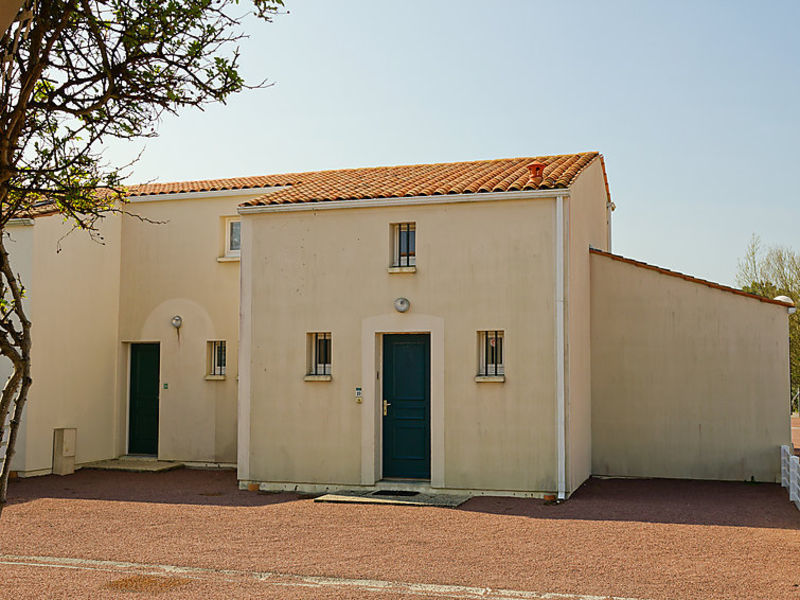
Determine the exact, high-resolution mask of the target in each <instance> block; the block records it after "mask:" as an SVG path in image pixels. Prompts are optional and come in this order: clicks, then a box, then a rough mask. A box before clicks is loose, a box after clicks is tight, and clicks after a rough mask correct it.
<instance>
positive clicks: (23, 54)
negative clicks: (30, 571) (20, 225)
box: [0, 0, 283, 514]
mask: <svg viewBox="0 0 800 600" xmlns="http://www.w3.org/2000/svg"><path fill="white" fill-rule="evenodd" d="M251 3H252V4H251V6H252V10H251V11H243V10H242V9H240V8H239V7H238V4H239V0H25V1H24V2H22V3H20V4H21V7H20V8H19V10H18V11H17V12H16V17H15V18H14V20H13V21H12V22H11V25H10V26H9V27H8V28H7V29H5V30H3V32H2V37H0V354H1V355H2V356H4V357H6V358H7V359H8V360H10V361H11V364H12V366H13V370H12V372H11V375H10V377H9V379H8V380H7V381H6V383H5V387H4V388H3V390H2V393H1V394H0V441H2V442H4V444H2V445H1V446H0V459H2V470H0V514H2V509H3V507H4V506H5V503H6V490H7V485H8V476H9V469H10V465H11V458H12V456H13V455H14V446H15V442H16V438H17V431H18V428H19V423H20V418H21V416H22V410H23V408H24V406H25V403H26V401H27V398H28V391H29V389H30V386H31V384H32V382H33V380H32V379H31V321H30V319H29V318H28V315H27V313H26V310H25V304H24V301H23V300H24V295H25V289H24V287H23V284H22V282H21V281H20V279H19V276H18V275H17V272H16V270H15V268H14V266H13V265H12V262H11V260H12V259H11V257H10V256H9V253H8V251H7V241H8V237H7V231H6V227H7V225H8V223H9V221H10V220H11V219H14V218H19V217H26V216H30V215H31V214H34V213H36V212H38V211H42V210H51V211H57V212H59V213H61V215H62V216H63V217H64V219H65V220H67V221H69V222H71V223H72V224H73V225H74V226H75V227H76V228H78V229H82V230H84V231H87V232H89V233H90V234H93V233H94V234H96V233H97V224H98V219H100V218H101V217H103V216H104V215H105V214H108V213H109V212H114V211H119V210H120V207H121V206H124V202H125V193H126V192H125V188H124V187H123V185H122V181H123V173H122V170H123V169H124V166H120V165H108V164H106V163H105V162H104V161H103V160H102V149H103V144H104V143H105V142H108V141H110V140H114V139H117V140H120V139H121V140H134V139H139V138H144V137H149V136H153V135H155V127H156V124H157V123H158V121H159V118H160V117H161V116H162V115H163V114H165V113H176V112H177V111H178V110H179V109H181V108H183V107H187V106H188V107H202V106H203V105H205V104H207V103H210V102H224V101H225V99H226V98H227V97H228V96H229V95H230V94H233V93H235V92H238V91H240V90H242V89H243V88H245V87H247V85H246V84H245V82H244V81H243V79H242V76H241V75H240V73H239V65H238V58H239V51H238V46H237V41H238V40H240V39H241V38H242V37H243V33H242V30H241V25H242V21H243V18H244V17H245V14H242V13H245V12H253V13H255V14H256V15H257V16H259V17H261V18H263V19H265V20H267V21H269V20H270V19H271V18H272V17H273V16H274V15H275V14H276V12H277V11H278V10H279V9H280V7H281V6H283V0H251ZM75 284H76V285H81V283H80V282H77V281H76V282H75ZM64 315H65V317H64V318H69V317H68V315H69V307H64Z"/></svg>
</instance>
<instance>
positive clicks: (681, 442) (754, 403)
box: [591, 254, 790, 481]
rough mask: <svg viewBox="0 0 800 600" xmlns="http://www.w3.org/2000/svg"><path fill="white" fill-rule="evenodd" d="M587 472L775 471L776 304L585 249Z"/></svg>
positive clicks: (743, 476) (779, 350)
mask: <svg viewBox="0 0 800 600" xmlns="http://www.w3.org/2000/svg"><path fill="white" fill-rule="evenodd" d="M591 286H592V287H591V292H592V294H591V336H592V337H591V339H592V347H591V373H592V473H594V474H597V475H623V476H637V477H675V478H692V479H728V480H739V481H742V480H749V479H750V478H751V477H753V478H754V479H755V480H756V481H776V480H777V478H778V477H779V469H780V461H779V456H780V454H779V446H780V445H781V444H785V443H789V440H790V429H789V417H788V400H789V379H788V354H789V348H788V319H787V314H786V308H785V307H782V306H777V305H774V304H768V303H764V302H760V301H758V300H755V299H751V298H746V297H742V296H738V295H735V294H732V293H730V292H725V291H722V290H718V289H714V288H710V287H708V286H705V285H701V284H698V283H693V282H689V281H685V280H683V279H680V278H677V277H672V276H668V275H663V274H661V273H657V272H655V271H652V270H649V269H645V268H642V267H637V266H634V265H631V264H627V263H624V262H620V261H617V260H613V259H611V258H609V257H605V256H602V255H596V254H592V255H591Z"/></svg>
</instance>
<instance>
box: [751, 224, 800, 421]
mask: <svg viewBox="0 0 800 600" xmlns="http://www.w3.org/2000/svg"><path fill="white" fill-rule="evenodd" d="M736 282H737V283H738V285H740V286H741V287H742V290H744V291H745V292H750V293H751V294H758V295H759V296H766V297H768V298H775V297H776V296H788V297H789V298H791V299H792V300H793V301H794V303H795V305H796V306H799V307H800V252H796V251H794V250H792V249H791V248H787V247H784V246H770V247H768V248H766V249H764V248H762V245H761V240H760V239H759V237H758V236H756V235H754V236H753V237H752V238H751V240H750V243H749V244H748V246H747V250H746V251H745V255H744V257H743V258H742V259H741V260H739V269H738V272H737V274H736ZM789 372H790V389H791V402H792V407H791V408H792V410H794V411H797V410H798V392H800V314H798V313H795V314H793V315H790V316H789Z"/></svg>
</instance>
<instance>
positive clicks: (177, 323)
mask: <svg viewBox="0 0 800 600" xmlns="http://www.w3.org/2000/svg"><path fill="white" fill-rule="evenodd" d="M170 323H172V326H173V327H174V328H175V329H180V328H181V325H183V318H182V317H181V316H180V315H175V316H174V317H172V320H171V321H170Z"/></svg>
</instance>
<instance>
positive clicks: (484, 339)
mask: <svg viewBox="0 0 800 600" xmlns="http://www.w3.org/2000/svg"><path fill="white" fill-rule="evenodd" d="M505 338H506V336H505V331H503V330H502V329H490V330H484V331H479V332H478V377H495V376H497V377H500V376H505V374H506V365H505V359H506V357H505V354H506V348H505V346H506V344H505ZM495 339H496V340H499V342H500V343H499V346H500V356H499V358H500V362H498V363H497V368H496V369H495V362H494V361H493V362H491V363H490V362H489V358H491V356H487V355H486V352H487V348H489V347H490V346H493V340H495ZM494 343H496V342H494ZM491 353H492V352H491V350H490V352H489V354H490V355H491Z"/></svg>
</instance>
